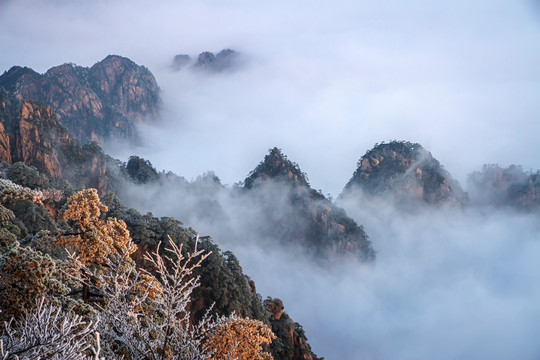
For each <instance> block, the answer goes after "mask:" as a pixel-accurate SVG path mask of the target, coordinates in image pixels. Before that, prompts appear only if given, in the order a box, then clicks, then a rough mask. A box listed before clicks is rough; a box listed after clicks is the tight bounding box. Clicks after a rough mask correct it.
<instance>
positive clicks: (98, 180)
mask: <svg viewBox="0 0 540 360" xmlns="http://www.w3.org/2000/svg"><path fill="white" fill-rule="evenodd" d="M0 111H1V112H0V161H3V162H6V163H8V164H11V163H16V162H23V163H24V164H26V165H28V166H33V167H35V168H36V169H37V170H39V171H40V172H42V173H44V174H46V175H47V176H48V177H49V178H50V179H51V180H52V181H53V182H55V183H60V182H62V181H64V180H67V181H68V182H69V183H71V185H72V186H74V187H77V188H80V187H95V188H97V189H98V190H99V191H100V193H102V194H103V193H105V192H107V191H109V190H112V189H113V188H114V184H115V181H114V180H113V179H114V178H115V177H116V176H117V173H118V172H120V171H121V168H120V166H119V164H118V162H116V161H114V160H113V159H112V158H110V157H108V156H107V155H105V154H104V153H103V151H102V150H101V148H100V147H99V146H98V145H97V144H95V143H89V144H85V145H84V146H81V145H80V144H79V143H78V142H77V141H76V140H74V139H73V138H72V137H71V136H70V134H69V133H68V131H67V130H66V129H65V128H64V127H63V126H62V125H61V124H59V123H58V121H57V120H56V116H55V114H54V112H53V111H52V109H51V108H50V107H47V106H44V105H42V104H39V103H35V102H30V101H22V102H19V101H18V100H17V99H15V98H10V97H9V96H8V95H7V93H6V92H3V91H2V90H1V89H0Z"/></svg>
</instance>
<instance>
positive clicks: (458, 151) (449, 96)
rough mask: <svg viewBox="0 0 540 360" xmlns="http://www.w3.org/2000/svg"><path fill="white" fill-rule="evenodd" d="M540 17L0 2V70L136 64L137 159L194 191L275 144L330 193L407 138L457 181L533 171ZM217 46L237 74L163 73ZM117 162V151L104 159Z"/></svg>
mask: <svg viewBox="0 0 540 360" xmlns="http://www.w3.org/2000/svg"><path fill="white" fill-rule="evenodd" d="M539 14H540V12H539V11H538V7H536V6H535V4H534V2H532V1H530V0H527V1H492V0H490V1H474V2H472V1H453V2H434V1H418V0H415V1H407V2H402V1H394V0H391V1H377V2H374V1H333V2H328V1H317V0H314V1H297V2H290V1H281V0H278V1H271V2H264V4H261V2H253V1H228V2H223V1H191V2H190V1H159V2H156V1H133V0H130V1H127V0H126V1H25V0H17V1H5V0H4V1H0V41H1V43H2V52H1V53H2V54H1V56H0V71H4V70H7V69H9V68H10V67H11V66H12V65H15V64H17V65H26V66H29V67H32V68H33V69H35V70H36V71H38V72H44V71H46V70H47V69H48V68H50V67H52V66H55V65H58V64H62V63H65V62H74V63H76V64H78V65H82V66H91V65H93V64H94V63H95V62H97V61H99V60H101V59H102V58H104V57H105V56H106V55H108V54H119V55H123V56H126V57H129V58H131V59H132V60H134V61H135V62H136V63H138V64H141V65H145V66H147V67H149V68H150V70H151V71H152V72H153V73H154V74H155V76H156V78H157V80H158V83H159V84H160V86H161V89H162V91H163V98H164V107H165V109H166V111H165V112H164V114H165V119H164V125H165V126H162V127H161V128H157V129H150V130H147V131H145V132H146V135H147V136H148V137H147V140H148V143H149V144H150V145H149V146H148V147H146V148H143V149H136V150H135V149H126V148H120V149H119V148H118V147H117V148H116V149H114V155H117V156H119V157H122V160H125V159H126V157H127V156H128V155H131V154H133V153H134V152H135V151H136V152H137V153H138V155H142V156H144V157H146V158H148V159H149V160H150V161H152V162H153V163H154V165H155V166H157V167H158V168H159V169H160V170H161V169H166V170H172V171H174V172H176V173H178V174H179V175H183V176H185V177H186V178H187V179H191V178H194V177H196V176H197V175H199V174H200V173H202V172H204V171H206V170H214V171H215V172H216V173H217V175H218V176H220V177H221V179H222V180H223V182H224V183H227V184H232V183H234V182H236V181H240V180H243V179H244V178H245V176H246V175H247V174H248V172H249V171H250V170H252V169H253V168H254V167H255V166H256V165H257V163H258V162H259V161H261V160H262V158H263V156H264V155H265V154H266V151H267V150H268V149H269V148H271V147H273V146H277V147H280V148H282V149H283V151H284V153H285V154H287V155H288V156H289V158H290V159H291V160H293V161H296V162H297V163H299V165H300V167H301V169H302V170H303V171H304V172H306V173H307V174H308V176H309V178H310V181H311V183H312V185H313V187H314V188H316V189H321V190H322V191H323V193H325V194H326V193H332V194H333V195H334V196H336V195H337V194H339V193H340V191H341V190H342V188H343V186H344V185H345V183H346V182H347V181H348V180H349V178H350V177H351V175H352V173H353V171H354V170H355V165H356V161H357V160H358V159H359V158H360V157H361V156H362V155H363V154H364V153H365V152H366V151H367V150H368V149H370V148H371V147H372V146H373V145H374V144H375V143H376V142H381V141H388V140H391V139H398V140H400V139H403V140H409V141H413V142H419V143H421V144H422V145H424V147H426V148H427V149H428V150H430V151H431V152H432V153H433V155H434V156H435V157H436V158H437V159H439V160H440V161H441V162H442V164H443V165H444V166H445V167H446V168H447V169H448V170H449V171H450V172H451V173H452V174H454V176H455V177H457V178H458V180H460V181H461V182H462V183H463V182H464V180H465V178H466V174H468V173H470V172H471V171H473V170H475V169H478V168H480V167H481V166H482V164H484V163H500V164H501V165H509V164H511V163H516V164H521V165H523V166H524V168H525V169H538V168H540V162H539V160H538V156H537V155H538V154H539V153H540V141H538V140H537V134H538V133H539V125H540V119H539V114H540V101H539V100H540V65H539V64H540V15H539ZM223 48H232V49H235V50H237V51H240V52H241V53H242V55H243V58H244V60H245V61H246V65H245V66H244V68H242V69H241V70H239V71H237V72H235V73H233V74H222V75H217V76H201V75H200V74H199V75H194V74H192V73H191V72H189V71H183V72H180V73H171V72H170V71H169V69H168V67H169V65H170V63H171V61H172V57H173V56H174V55H175V54H179V53H186V54H190V55H197V54H198V53H200V52H202V51H206V50H208V51H213V52H217V51H219V50H221V49H223ZM111 151H113V149H111Z"/></svg>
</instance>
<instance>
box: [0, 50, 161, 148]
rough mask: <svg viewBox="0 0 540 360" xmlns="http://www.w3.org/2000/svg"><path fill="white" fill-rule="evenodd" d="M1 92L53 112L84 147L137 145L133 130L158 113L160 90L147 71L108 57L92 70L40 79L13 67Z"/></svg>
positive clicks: (70, 67)
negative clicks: (119, 141) (120, 141)
mask: <svg viewBox="0 0 540 360" xmlns="http://www.w3.org/2000/svg"><path fill="white" fill-rule="evenodd" d="M0 87H3V88H4V89H5V90H6V91H7V92H8V93H9V94H10V95H12V96H14V97H15V98H16V99H17V100H19V101H26V100H28V101H37V102H41V103H43V104H45V105H48V106H50V107H51V109H52V110H53V111H54V112H55V114H56V116H57V119H58V121H59V122H60V123H61V124H62V125H64V126H65V127H66V128H67V129H68V130H69V131H70V133H71V134H72V135H73V136H74V137H75V138H76V139H77V140H79V141H81V142H82V143H84V142H87V141H90V140H92V141H97V142H102V141H104V140H105V139H107V138H110V137H114V138H118V137H120V138H126V139H128V140H132V141H135V140H136V138H137V134H136V128H135V125H136V124H138V123H141V122H143V121H147V120H148V121H150V120H152V119H155V118H156V117H157V116H158V113H159V106H160V103H159V102H160V100H159V89H158V86H157V83H156V80H155V79H154V76H153V75H152V74H151V73H150V71H149V70H148V69H146V68H145V67H143V66H139V65H137V64H135V63H134V62H133V61H131V60H129V59H127V58H124V57H120V56H114V55H110V56H108V57H106V58H105V59H104V60H102V61H100V62H98V63H97V64H95V65H94V66H92V67H91V68H85V67H81V66H76V65H74V64H63V65H60V66H56V67H53V68H51V69H49V70H48V71H47V72H46V73H45V74H43V75H41V74H38V73H36V72H35V71H33V70H32V69H29V68H24V67H19V66H15V67H12V68H11V69H10V70H8V71H7V72H5V73H4V74H3V75H2V76H0Z"/></svg>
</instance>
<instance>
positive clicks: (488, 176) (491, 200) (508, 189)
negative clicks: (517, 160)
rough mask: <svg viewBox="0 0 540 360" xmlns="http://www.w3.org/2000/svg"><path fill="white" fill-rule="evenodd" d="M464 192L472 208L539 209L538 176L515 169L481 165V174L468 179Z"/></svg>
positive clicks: (539, 188)
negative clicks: (508, 207) (467, 194)
mask: <svg viewBox="0 0 540 360" xmlns="http://www.w3.org/2000/svg"><path fill="white" fill-rule="evenodd" d="M467 189H468V191H469V194H470V196H471V202H472V204H473V205H480V206H513V207H517V208H521V209H533V208H537V207H538V206H540V172H538V171H537V172H536V173H528V172H525V171H523V169H522V168H521V167H520V166H516V165H511V166H509V167H507V168H502V167H500V166H498V165H484V167H483V169H482V171H478V172H475V173H472V174H471V175H469V178H468V182H467Z"/></svg>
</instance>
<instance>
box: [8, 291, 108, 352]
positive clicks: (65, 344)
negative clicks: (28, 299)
mask: <svg viewBox="0 0 540 360" xmlns="http://www.w3.org/2000/svg"><path fill="white" fill-rule="evenodd" d="M1 333H2V336H1V337H0V359H2V360H16V359H19V360H23V359H32V360H41V359H51V360H90V359H95V360H97V359H100V358H99V352H100V350H99V345H98V344H99V334H97V322H93V321H87V320H84V319H83V318H82V317H81V316H80V315H76V314H73V313H71V312H69V311H62V309H61V308H60V307H58V306H56V305H53V304H52V303H49V302H47V300H46V299H45V298H41V299H40V300H39V301H38V303H37V306H36V307H35V308H34V309H32V310H30V311H28V312H26V313H25V314H24V316H23V317H22V318H21V319H19V320H14V319H11V320H10V321H6V322H4V324H3V329H2V332H1ZM90 354H93V355H90Z"/></svg>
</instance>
